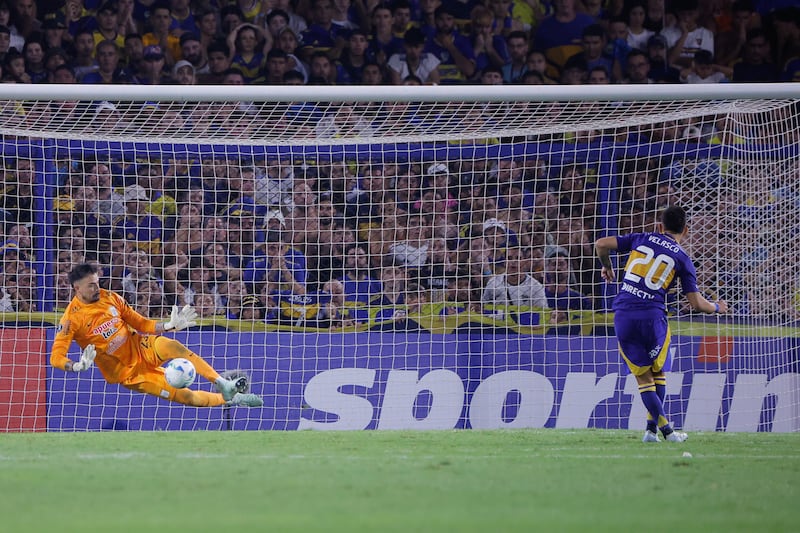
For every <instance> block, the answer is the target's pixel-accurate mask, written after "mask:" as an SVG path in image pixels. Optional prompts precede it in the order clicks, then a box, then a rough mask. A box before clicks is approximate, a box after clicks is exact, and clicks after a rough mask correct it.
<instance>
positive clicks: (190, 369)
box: [164, 357, 197, 389]
mask: <svg viewBox="0 0 800 533" xmlns="http://www.w3.org/2000/svg"><path fill="white" fill-rule="evenodd" d="M164 376H165V377H166V378H167V383H169V384H170V385H172V386H173V387H175V388H176V389H183V388H185V387H188V386H189V385H191V384H192V383H194V378H195V377H197V371H195V369H194V365H193V364H192V362H191V361H189V360H188V359H183V358H182V357H180V358H178V359H172V360H170V362H168V363H167V366H166V367H164Z"/></svg>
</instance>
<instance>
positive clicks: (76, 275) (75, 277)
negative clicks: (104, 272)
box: [67, 263, 98, 285]
mask: <svg viewBox="0 0 800 533" xmlns="http://www.w3.org/2000/svg"><path fill="white" fill-rule="evenodd" d="M97 272H98V270H97V267H96V266H94V265H93V264H91V263H81V264H79V265H76V266H75V267H73V269H72V270H70V271H69V276H68V277H67V279H68V280H69V284H70V285H75V284H76V283H78V282H79V281H80V280H82V279H83V278H85V277H87V276H91V275H92V274H97Z"/></svg>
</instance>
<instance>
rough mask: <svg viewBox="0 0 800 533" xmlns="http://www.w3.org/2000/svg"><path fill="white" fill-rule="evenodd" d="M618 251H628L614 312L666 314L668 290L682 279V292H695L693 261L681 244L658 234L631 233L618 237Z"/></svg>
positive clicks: (695, 281)
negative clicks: (628, 254)
mask: <svg viewBox="0 0 800 533" xmlns="http://www.w3.org/2000/svg"><path fill="white" fill-rule="evenodd" d="M617 251H618V252H619V253H625V252H630V256H629V257H628V262H627V263H626V264H625V269H624V271H623V272H622V279H620V282H621V285H620V287H619V293H618V294H617V296H616V298H615V299H614V311H616V312H621V313H625V314H628V313H630V314H635V315H636V316H637V317H638V318H656V317H659V316H664V315H665V313H666V298H667V292H668V291H669V290H670V289H671V288H672V287H673V286H674V285H675V283H676V282H677V280H678V279H680V281H681V289H682V292H683V294H688V293H692V292H697V274H696V271H695V268H694V264H693V263H692V260H691V259H690V258H689V256H688V254H687V253H686V252H685V251H684V250H683V248H681V247H680V245H679V244H678V243H677V242H676V241H675V239H673V238H672V237H670V236H669V235H664V234H661V233H631V234H629V235H622V236H618V237H617Z"/></svg>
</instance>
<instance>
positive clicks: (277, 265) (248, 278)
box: [243, 232, 308, 294]
mask: <svg viewBox="0 0 800 533" xmlns="http://www.w3.org/2000/svg"><path fill="white" fill-rule="evenodd" d="M265 250H266V251H261V250H259V251H258V252H256V254H255V257H254V258H253V260H251V261H250V262H248V263H247V265H246V266H245V268H244V274H243V279H244V281H245V282H246V283H248V284H251V285H252V287H251V292H255V293H258V292H261V291H260V289H259V290H252V289H254V288H255V287H261V286H262V285H265V284H266V285H268V286H270V288H271V289H272V290H270V291H269V292H270V293H271V292H281V291H289V292H291V293H294V294H305V292H306V278H307V277H308V271H307V269H306V257H305V255H303V253H302V252H300V251H299V250H296V249H294V248H290V247H289V246H288V245H286V244H285V243H284V242H283V239H282V238H281V235H280V233H278V232H269V233H268V234H267V243H266V246H265Z"/></svg>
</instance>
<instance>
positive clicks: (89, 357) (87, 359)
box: [72, 344, 97, 372]
mask: <svg viewBox="0 0 800 533" xmlns="http://www.w3.org/2000/svg"><path fill="white" fill-rule="evenodd" d="M96 356H97V351H96V350H95V349H94V344H89V345H87V346H86V348H84V349H83V353H81V360H80V361H78V362H77V363H72V371H73V372H82V371H84V370H88V369H89V368H90V367H91V366H92V365H93V364H94V358H95V357H96Z"/></svg>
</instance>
